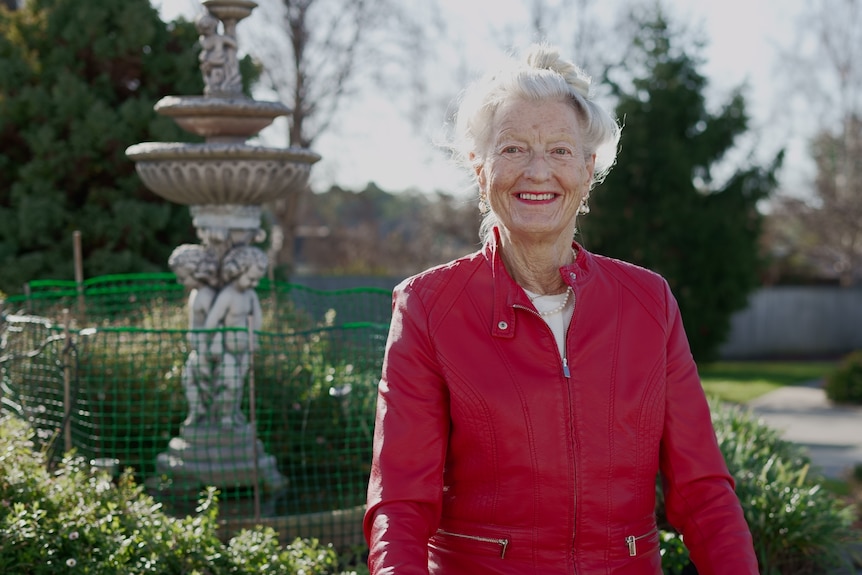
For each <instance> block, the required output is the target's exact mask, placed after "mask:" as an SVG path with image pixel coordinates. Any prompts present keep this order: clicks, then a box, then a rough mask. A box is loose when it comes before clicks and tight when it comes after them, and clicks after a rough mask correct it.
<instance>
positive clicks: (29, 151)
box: [0, 0, 203, 293]
mask: <svg viewBox="0 0 862 575" xmlns="http://www.w3.org/2000/svg"><path fill="white" fill-rule="evenodd" d="M197 36H198V34H197V31H196V30H195V27H194V25H193V24H192V23H190V22H182V21H180V22H175V23H171V24H165V23H164V22H162V21H161V20H160V19H159V16H158V13H157V12H156V10H154V9H153V8H152V7H151V6H150V2H149V0H122V1H121V2H118V1H117V0H30V1H28V2H27V3H26V4H25V5H24V6H23V7H22V8H21V9H19V10H17V11H8V10H6V9H4V8H2V7H0V270H2V271H0V290H4V291H7V292H9V293H17V292H20V290H21V287H22V284H23V283H24V282H26V281H30V280H34V279H43V278H52V279H72V278H73V277H74V271H73V261H72V259H73V258H72V235H73V232H74V231H75V230H81V233H82V245H83V253H84V271H85V274H86V275H87V276H94V275H101V274H107V273H124V272H142V271H156V270H157V271H163V270H166V267H167V266H166V261H167V258H168V256H169V255H170V251H171V250H172V249H173V247H175V246H176V245H178V244H180V243H183V242H184V241H192V240H193V239H194V230H193V228H192V226H191V222H190V217H189V214H188V208H187V207H185V206H179V205H175V204H172V203H170V202H168V201H167V200H164V199H162V198H160V197H159V196H157V195H155V194H153V193H152V192H150V191H149V190H147V189H146V188H145V187H144V185H143V184H142V183H141V181H140V180H139V178H138V177H137V175H136V174H135V166H134V163H133V162H132V161H131V160H129V159H128V158H127V157H126V155H125V150H126V148H127V147H128V146H130V145H132V144H136V143H138V142H144V141H183V140H186V141H188V140H190V139H192V138H193V136H191V135H189V134H187V133H185V132H183V131H182V130H181V129H180V128H179V127H177V126H176V125H175V124H174V122H173V120H171V119H170V118H166V117H161V116H158V115H157V114H156V113H155V112H154V111H153V105H154V104H155V103H156V102H157V101H158V100H159V99H160V98H161V97H163V96H166V95H170V94H201V93H202V90H203V81H202V79H201V75H200V71H199V69H198V62H197V52H198V48H197V46H196V41H197Z"/></svg>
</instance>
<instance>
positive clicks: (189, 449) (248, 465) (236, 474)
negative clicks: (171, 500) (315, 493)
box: [156, 424, 287, 491]
mask: <svg viewBox="0 0 862 575" xmlns="http://www.w3.org/2000/svg"><path fill="white" fill-rule="evenodd" d="M255 467H256V471H255ZM156 469H157V470H158V472H159V473H160V474H165V475H167V476H168V477H170V478H171V479H172V483H174V484H175V485H178V486H194V485H214V486H216V487H241V486H253V485H254V484H255V473H256V474H257V480H258V482H259V483H262V484H263V486H264V488H265V489H267V490H268V491H277V490H279V489H281V488H283V487H285V485H286V483H287V482H286V480H285V478H284V477H283V476H282V475H281V474H280V473H279V471H278V469H277V467H276V462H275V457H273V456H272V455H267V454H266V452H265V450H264V446H263V443H262V442H261V441H260V440H259V439H257V438H256V437H255V433H254V428H253V427H252V426H251V425H248V424H246V425H240V426H234V427H229V428H223V427H218V426H210V425H184V426H183V427H182V430H181V432H180V435H179V437H174V438H173V439H171V441H170V443H169V444H168V450H167V451H166V452H164V453H160V454H159V455H158V457H157V458H156Z"/></svg>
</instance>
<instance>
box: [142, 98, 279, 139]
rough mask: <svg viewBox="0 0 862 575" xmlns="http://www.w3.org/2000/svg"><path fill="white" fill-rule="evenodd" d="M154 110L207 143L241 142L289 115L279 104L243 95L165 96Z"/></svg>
mask: <svg viewBox="0 0 862 575" xmlns="http://www.w3.org/2000/svg"><path fill="white" fill-rule="evenodd" d="M154 110H155V111H156V112H158V113H159V114H161V115H162V116H168V117H170V118H172V119H173V120H174V121H175V122H176V123H177V124H179V126H180V127H181V128H182V129H184V130H186V131H187V132H191V133H192V134H197V135H199V136H204V137H206V138H207V141H208V142H218V141H226V142H228V141H240V142H242V141H244V140H246V139H247V138H250V137H252V136H254V135H255V134H257V133H258V132H260V131H261V130H263V129H264V128H266V127H267V126H269V125H270V124H271V123H272V121H273V120H274V119H275V118H277V117H279V116H284V115H285V114H289V113H290V108H288V107H287V106H285V105H284V104H282V103H281V102H261V101H258V100H252V99H251V98H246V97H244V96H242V95H238V96H234V97H212V96H165V97H164V98H162V99H161V100H159V101H158V102H157V103H156V105H155V107H154Z"/></svg>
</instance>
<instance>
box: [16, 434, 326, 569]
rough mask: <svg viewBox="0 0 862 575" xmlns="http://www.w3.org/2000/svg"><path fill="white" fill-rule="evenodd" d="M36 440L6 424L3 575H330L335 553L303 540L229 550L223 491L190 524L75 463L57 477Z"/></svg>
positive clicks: (262, 535)
mask: <svg viewBox="0 0 862 575" xmlns="http://www.w3.org/2000/svg"><path fill="white" fill-rule="evenodd" d="M32 438H33V433H32V430H31V429H30V428H29V427H28V426H27V425H26V424H25V423H23V422H22V421H20V420H19V419H17V418H14V417H4V418H2V419H0V565H3V571H4V573H19V574H22V575H57V574H60V573H74V572H82V573H90V574H92V575H120V574H122V575H129V574H135V575H137V574H165V575H168V574H170V575H180V574H183V575H221V574H224V575H227V574H231V575H251V574H258V573H267V574H270V573H276V574H284V575H289V574H295V573H304V574H307V575H314V574H319V575H330V574H335V573H337V572H338V557H337V556H336V554H335V551H334V549H333V548H332V547H331V546H328V545H321V544H320V543H319V542H318V541H316V540H300V539H297V540H296V541H294V542H293V543H292V544H291V545H289V546H287V547H281V546H280V545H279V543H278V538H277V536H276V533H275V531H273V530H272V529H271V528H266V527H258V528H255V529H251V530H243V531H241V532H240V533H239V534H237V535H236V536H235V537H233V538H232V539H231V540H230V541H229V542H228V543H227V544H224V543H223V542H222V541H221V540H220V539H219V537H218V534H217V527H218V524H217V520H216V516H217V502H216V495H217V494H216V491H215V490H213V489H210V490H207V491H206V492H204V493H203V494H202V497H201V500H200V506H199V507H198V513H197V514H196V515H194V516H187V517H185V518H182V519H177V518H173V517H170V516H168V515H166V514H165V513H163V512H162V510H161V506H160V505H159V504H158V503H155V501H154V500H153V499H152V498H151V497H149V496H147V495H145V494H144V493H143V492H142V489H141V488H140V487H138V486H136V485H135V484H134V481H133V480H132V477H131V475H130V474H124V475H123V476H122V477H121V478H120V479H119V481H118V482H117V483H116V484H114V483H113V482H112V481H111V477H110V476H108V475H107V474H105V473H103V472H94V471H93V470H91V469H90V468H89V467H88V466H86V465H85V464H84V462H83V460H82V459H80V458H76V457H74V456H72V455H67V456H66V457H65V458H64V459H63V460H62V462H61V463H60V464H59V465H58V467H57V469H56V470H54V471H49V470H48V469H47V468H46V467H45V464H46V462H45V458H44V456H43V454H41V453H38V452H34V451H33V449H32V448H33V442H32Z"/></svg>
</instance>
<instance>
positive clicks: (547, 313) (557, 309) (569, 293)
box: [530, 286, 572, 317]
mask: <svg viewBox="0 0 862 575" xmlns="http://www.w3.org/2000/svg"><path fill="white" fill-rule="evenodd" d="M538 297H541V296H536V297H534V298H530V301H535V300H536V298H538ZM570 297H572V288H571V286H569V287H567V288H566V299H564V300H563V303H561V304H560V305H559V306H557V307H555V308H554V309H551V310H548V311H540V312H539V315H540V316H542V317H548V316H552V315H556V314H558V313H560V312H561V311H563V310H564V309H566V305H567V304H568V303H569V298H570ZM536 311H538V310H536Z"/></svg>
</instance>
